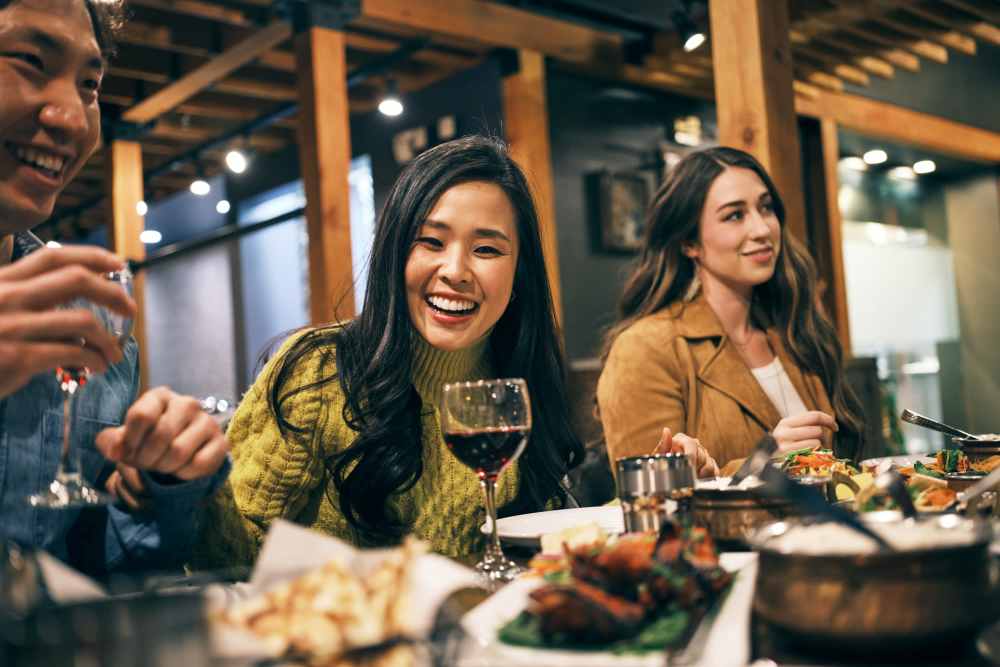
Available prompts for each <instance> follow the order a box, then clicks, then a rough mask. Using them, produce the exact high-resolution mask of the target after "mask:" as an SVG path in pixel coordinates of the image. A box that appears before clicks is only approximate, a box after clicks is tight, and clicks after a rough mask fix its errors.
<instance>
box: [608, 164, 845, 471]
mask: <svg viewBox="0 0 1000 667" xmlns="http://www.w3.org/2000/svg"><path fill="white" fill-rule="evenodd" d="M729 167H742V168H744V169H750V170H752V171H753V172H754V173H756V174H757V175H758V176H759V177H760V180H761V181H763V183H764V185H765V186H766V187H767V190H768V192H769V193H770V195H771V201H772V203H773V207H774V213H775V215H776V216H777V218H778V221H779V222H780V223H781V250H780V252H779V255H778V264H777V267H776V269H775V272H774V276H773V277H772V278H771V279H770V280H768V281H767V282H766V283H764V284H763V285H759V286H757V287H756V288H754V293H753V306H752V311H751V317H752V318H753V319H754V321H755V323H756V324H758V326H767V325H773V326H776V327H777V329H778V331H779V332H780V335H781V341H782V343H783V344H784V346H785V349H786V350H788V352H789V354H790V355H791V357H792V359H793V360H794V361H795V363H796V364H798V366H799V367H800V368H803V369H805V370H808V371H810V372H813V373H815V374H816V375H817V376H818V377H819V379H820V381H821V382H822V383H823V387H824V389H826V393H827V395H828V396H829V397H830V403H831V404H832V405H833V410H834V412H835V413H836V418H837V422H838V424H839V426H840V430H839V431H838V433H837V439H836V448H837V455H838V456H842V457H847V458H856V457H857V456H860V454H861V447H862V434H863V430H862V422H861V404H860V402H859V401H858V399H857V397H856V396H855V395H854V392H852V391H851V389H850V387H848V386H847V384H846V383H845V382H844V372H843V350H842V349H841V346H840V340H839V339H838V338H837V333H836V330H835V329H834V327H833V324H832V323H831V322H830V319H829V318H828V317H827V316H826V314H825V313H824V312H823V309H822V307H821V306H820V305H819V302H818V291H817V285H816V282H817V281H816V265H815V263H814V262H813V260H812V257H810V256H809V252H808V251H807V250H806V249H805V247H804V246H803V245H802V243H801V242H799V241H798V239H796V238H795V237H794V236H792V235H791V234H789V233H788V228H787V226H786V225H785V206H784V204H783V203H782V201H781V197H780V196H779V195H778V190H777V188H775V186H774V182H773V181H771V177H770V176H768V174H767V172H766V171H765V170H764V167H762V166H761V164H760V163H759V162H757V160H756V159H754V157H753V156H752V155H750V154H749V153H745V152H743V151H741V150H737V149H735V148H727V147H724V146H720V147H717V148H709V149H707V150H703V151H698V152H695V153H692V154H690V155H688V156H686V157H685V158H684V159H682V160H681V161H680V162H679V163H677V165H676V166H675V167H674V168H673V170H672V171H671V172H670V174H669V175H668V177H667V179H666V181H665V182H664V183H663V185H662V186H661V187H660V189H659V190H658V191H657V193H656V196H655V197H654V199H653V203H652V204H651V205H650V208H649V213H648V216H647V218H646V237H645V243H644V244H643V249H642V253H641V255H640V257H639V260H638V262H637V264H636V267H635V269H634V270H633V271H632V274H631V275H630V276H629V278H628V280H627V281H626V283H625V290H624V293H623V295H622V299H621V302H620V303H619V306H618V311H619V312H618V316H619V320H618V323H617V324H615V326H614V327H612V328H611V330H610V331H609V332H608V335H607V337H606V339H605V347H604V355H605V357H607V353H608V351H609V350H610V349H611V345H612V343H614V341H615V338H617V337H618V334H620V333H621V332H622V331H624V330H625V329H627V328H629V327H630V326H631V325H632V324H633V323H635V321H636V320H638V319H640V318H642V317H645V316H647V315H651V314H653V313H655V312H657V311H659V310H662V309H663V308H666V307H667V306H669V305H670V304H672V303H675V302H677V301H680V300H681V299H683V298H684V297H685V295H686V294H687V293H688V290H689V289H690V288H691V283H692V281H693V280H694V278H695V263H694V261H693V260H691V259H690V258H689V257H687V256H686V255H685V254H684V253H683V251H682V248H683V247H685V246H686V245H689V244H693V243H697V242H698V223H699V221H700V219H701V214H702V209H703V208H704V206H705V198H706V196H707V195H708V190H709V188H710V187H711V186H712V183H713V182H714V181H715V179H716V178H718V176H719V174H721V173H722V172H723V171H724V170H726V169H727V168H729Z"/></svg>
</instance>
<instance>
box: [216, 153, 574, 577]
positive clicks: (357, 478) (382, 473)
mask: <svg viewBox="0 0 1000 667" xmlns="http://www.w3.org/2000/svg"><path fill="white" fill-rule="evenodd" d="M368 276H369V278H368V283H367V291H366V293H365V294H366V295H365V303H364V308H363V309H362V311H361V314H360V315H359V316H358V318H357V319H355V320H352V321H350V322H348V323H346V324H343V325H330V326H324V327H320V328H316V329H312V330H308V331H306V332H305V333H303V334H300V335H297V336H295V337H294V338H292V339H291V340H290V341H288V342H287V343H286V344H285V345H284V346H283V347H282V349H281V350H280V351H279V352H278V354H277V355H276V356H275V358H274V359H273V360H272V361H271V362H270V363H269V364H268V366H267V367H266V368H265V369H264V371H263V372H262V373H261V374H260V376H259V377H258V379H257V382H256V383H255V384H254V386H253V387H251V389H250V391H249V392H248V393H247V395H246V397H245V398H244V400H243V402H242V403H241V405H240V408H239V410H238V412H237V413H236V415H235V416H234V418H233V421H232V424H231V426H230V428H229V437H230V439H231V440H232V444H233V458H234V468H233V473H232V475H231V476H230V480H229V484H228V485H227V486H226V487H225V488H224V489H223V490H222V491H221V492H220V494H219V495H218V496H217V498H216V502H215V504H214V505H213V506H212V507H211V508H210V512H211V513H212V514H213V515H214V516H212V517H210V518H209V520H208V521H206V526H209V527H210V530H209V531H206V534H205V535H204V539H203V543H202V547H203V548H202V553H203V558H202V561H203V562H201V563H199V564H200V565H208V566H221V565H237V564H248V563H251V562H252V561H253V559H254V558H255V556H256V554H257V551H258V550H259V548H260V545H261V540H262V538H263V536H264V533H265V532H266V531H267V529H268V527H269V526H270V524H271V522H273V521H274V520H275V519H279V518H284V519H289V520H291V521H295V522H297V523H299V524H302V525H305V526H309V527H312V528H314V529H317V530H320V531H322V532H325V533H329V534H331V535H335V536H337V537H340V538H343V539H346V540H349V541H351V542H354V543H356V544H361V545H379V544H391V543H394V542H397V541H398V540H399V538H400V537H401V536H402V535H404V534H408V533H414V534H416V535H417V536H419V537H421V538H423V539H425V540H427V541H429V542H430V544H431V547H432V548H433V549H434V550H435V551H437V552H439V553H442V554H445V555H448V556H454V557H466V556H469V555H472V554H474V553H476V552H478V551H479V548H480V546H481V544H482V542H481V541H480V535H479V532H478V529H479V525H480V524H481V523H482V520H483V509H482V505H481V502H480V491H479V488H478V481H477V478H476V476H475V475H474V474H473V473H472V472H471V471H470V470H469V469H468V468H466V467H465V466H463V465H462V464H461V463H460V462H459V461H458V460H457V459H456V458H455V457H454V456H452V454H451V453H450V452H449V451H448V449H447V448H446V446H445V444H444V441H443V439H442V436H441V428H440V424H439V421H438V413H437V406H438V403H439V399H440V395H441V387H442V385H443V384H444V383H446V382H454V381H461V380H474V379H480V378H488V377H523V378H524V379H525V380H526V381H527V384H528V387H529V389H530V391H531V393H532V399H533V400H532V406H533V408H532V412H533V415H532V420H533V429H532V434H531V438H530V440H529V443H528V445H527V447H526V449H525V451H524V454H523V455H522V456H521V458H520V461H519V462H518V463H519V464H518V463H516V464H514V465H512V466H511V467H510V468H509V469H508V470H507V471H506V472H505V473H504V474H503V475H502V476H501V477H500V479H499V481H498V486H497V504H498V505H500V506H502V509H501V512H502V513H503V512H504V511H506V512H507V513H519V512H530V511H536V510H540V509H543V508H544V507H545V506H546V505H547V504H552V503H554V504H559V503H561V502H562V501H563V499H564V495H563V491H562V489H561V487H560V480H561V479H562V478H563V476H564V475H565V474H566V472H567V471H568V470H569V469H570V468H572V467H573V466H574V465H576V463H577V462H578V461H579V460H580V459H581V457H582V454H583V450H582V446H581V444H580V442H579V440H578V439H577V438H576V436H575V435H574V434H573V431H572V430H571V427H570V421H569V416H568V412H567V407H566V396H565V389H564V364H563V356H562V350H561V347H560V343H559V340H558V337H557V333H556V325H555V319H554V317H553V310H552V302H551V299H550V296H549V285H548V281H547V278H546V273H545V265H544V262H543V259H542V247H541V241H540V237H539V232H538V218H537V215H536V213H535V208H534V204H533V202H532V199H531V195H530V193H529V190H528V186H527V184H526V182H525V179H524V176H523V174H522V173H521V171H520V169H519V168H518V167H517V165H516V164H515V163H514V162H513V160H511V158H510V157H509V156H508V154H507V152H506V149H505V148H504V147H503V145H502V144H500V143H498V142H496V141H493V140H490V139H486V138H482V137H469V138H465V139H459V140H456V141H452V142H449V143H447V144H443V145H441V146H438V147H436V148H434V149H431V150H429V151H427V152H425V153H423V154H421V155H420V156H419V157H418V158H416V159H415V160H414V161H413V162H412V163H411V164H410V165H409V166H408V167H407V168H406V169H405V170H404V171H403V173H402V174H401V175H400V177H399V179H398V180H397V182H396V184H395V185H394V187H393V188H392V191H391V192H390V194H389V198H388V201H387V202H386V205H385V209H384V210H383V211H382V214H381V217H380V219H379V222H378V226H377V229H376V234H375V242H374V247H373V249H372V254H371V265H370V269H369V272H368Z"/></svg>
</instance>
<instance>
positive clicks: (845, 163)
mask: <svg viewBox="0 0 1000 667" xmlns="http://www.w3.org/2000/svg"><path fill="white" fill-rule="evenodd" d="M840 165H841V166H842V167H847V168H848V169H854V170H855V171H868V163H867V162H865V161H864V160H862V159H861V158H859V157H858V156H857V155H849V156H847V157H842V158H840Z"/></svg>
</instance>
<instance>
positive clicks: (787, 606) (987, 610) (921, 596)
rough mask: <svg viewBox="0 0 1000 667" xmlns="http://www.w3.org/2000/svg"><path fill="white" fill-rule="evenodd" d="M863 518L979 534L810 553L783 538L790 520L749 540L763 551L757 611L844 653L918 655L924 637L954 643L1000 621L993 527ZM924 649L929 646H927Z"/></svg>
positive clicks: (937, 519) (953, 519)
mask: <svg viewBox="0 0 1000 667" xmlns="http://www.w3.org/2000/svg"><path fill="white" fill-rule="evenodd" d="M864 520H865V521H866V522H871V523H878V522H886V521H891V522H896V523H897V524H905V523H907V522H909V525H912V526H914V527H915V529H919V528H920V526H921V525H925V524H931V523H936V525H935V526H934V527H935V528H937V529H941V530H963V531H970V532H971V533H972V540H971V542H970V543H969V544H963V545H942V546H929V547H921V548H919V549H908V550H901V551H894V552H875V553H864V554H862V553H855V554H822V555H817V554H806V553H793V552H788V551H783V550H782V549H781V545H780V543H779V542H778V540H777V539H776V538H778V537H780V536H781V535H782V534H784V533H785V532H786V531H787V530H788V529H789V527H790V526H791V525H793V524H791V523H790V522H777V523H773V524H771V525H768V526H765V527H764V528H762V529H761V530H760V531H758V533H756V534H755V535H754V537H753V539H752V543H753V546H754V547H755V549H756V550H757V551H758V552H759V554H760V565H759V569H758V573H757V586H756V592H755V597H754V609H755V610H756V612H757V613H758V614H759V615H760V616H761V618H763V619H764V620H765V621H767V622H768V623H769V624H770V625H771V626H773V627H776V628H777V629H779V630H780V631H782V632H783V633H785V634H786V635H788V636H791V637H792V638H795V639H797V640H800V641H805V642H807V643H813V644H821V645H823V646H824V647H826V648H827V650H831V649H832V650H835V651H841V652H845V651H846V652H853V653H857V652H864V651H876V652H879V653H886V652H895V651H916V652H919V648H918V645H917V642H936V643H937V644H939V645H940V644H949V645H951V644H954V643H958V642H961V641H963V640H966V639H969V638H971V637H973V636H974V635H975V634H976V633H977V632H978V631H979V630H981V629H982V628H984V627H986V626H987V625H988V624H990V623H991V622H993V621H995V620H996V619H997V618H1000V595H998V593H1000V586H998V572H997V567H996V564H995V563H993V562H992V561H991V559H990V555H989V541H990V536H991V530H990V526H989V524H987V523H985V522H982V521H976V520H973V519H963V518H960V517H958V516H955V515H950V516H949V515H946V516H931V517H921V518H918V519H908V520H903V521H901V520H900V519H899V514H898V513H896V512H889V513H880V512H873V513H870V514H869V515H866V516H865V517H864ZM921 645H923V646H927V645H929V644H926V643H924V644H921Z"/></svg>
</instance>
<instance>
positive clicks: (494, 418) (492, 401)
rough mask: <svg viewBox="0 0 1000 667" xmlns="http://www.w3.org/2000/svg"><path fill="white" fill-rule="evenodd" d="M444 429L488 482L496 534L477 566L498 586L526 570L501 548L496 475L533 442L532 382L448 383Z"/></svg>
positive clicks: (457, 453) (467, 462)
mask: <svg viewBox="0 0 1000 667" xmlns="http://www.w3.org/2000/svg"><path fill="white" fill-rule="evenodd" d="M441 432H442V433H443V434H444V441H445V442H446V443H447V444H448V448H449V449H450V450H451V452H452V453H453V454H454V455H455V457H456V458H457V459H458V460H459V461H461V462H462V463H464V464H465V465H467V466H468V467H470V468H472V469H473V470H474V471H475V472H476V474H477V475H478V476H479V483H480V485H481V486H482V487H483V493H484V495H485V499H486V515H487V516H488V517H489V521H490V526H491V527H492V535H491V537H490V541H489V543H488V544H487V546H486V552H485V553H484V554H483V557H482V559H480V561H479V562H478V563H477V564H476V570H477V571H478V572H479V573H480V574H481V575H482V577H483V578H484V579H485V580H486V582H487V584H488V585H489V586H490V587H493V588H495V587H496V586H497V585H499V584H502V583H506V582H508V581H511V580H512V579H514V578H515V577H516V576H517V575H518V574H520V572H521V568H520V567H518V566H517V564H516V563H514V561H512V560H510V559H508V558H507V557H506V556H504V553H503V550H502V549H501V548H500V539H499V538H498V537H497V522H496V519H497V509H496V481H497V478H498V477H500V473H502V472H503V471H504V469H506V468H507V466H509V465H510V464H511V463H512V462H513V461H515V460H516V459H517V457H518V456H520V455H521V452H522V451H524V446H525V444H527V442H528V435H529V434H530V433H531V399H530V398H529V397H528V386H527V385H526V384H525V382H524V380H522V379H519V378H515V379H500V380H480V381H477V382H459V383H455V384H446V385H445V386H444V393H443V395H442V397H441Z"/></svg>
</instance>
